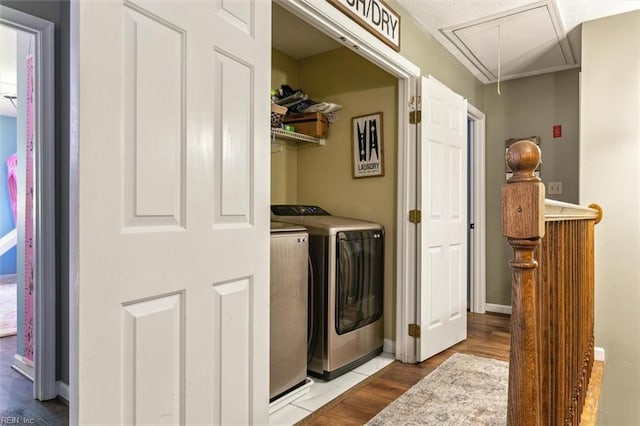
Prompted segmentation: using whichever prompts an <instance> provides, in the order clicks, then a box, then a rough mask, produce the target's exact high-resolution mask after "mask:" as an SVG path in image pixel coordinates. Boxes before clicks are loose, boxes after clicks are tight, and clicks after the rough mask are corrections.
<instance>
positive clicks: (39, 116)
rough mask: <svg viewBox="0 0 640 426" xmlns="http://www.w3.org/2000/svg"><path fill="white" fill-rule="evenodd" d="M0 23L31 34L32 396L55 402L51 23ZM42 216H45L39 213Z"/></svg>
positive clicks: (9, 18)
mask: <svg viewBox="0 0 640 426" xmlns="http://www.w3.org/2000/svg"><path fill="white" fill-rule="evenodd" d="M0 24H2V25H4V26H7V27H10V28H12V29H15V30H18V31H22V32H26V33H29V34H31V35H32V36H33V37H34V40H35V43H34V44H35V46H34V55H35V58H36V61H35V62H36V73H35V85H36V91H35V94H34V96H35V99H36V102H35V116H36V119H35V139H34V145H35V147H34V152H35V156H34V191H35V192H34V209H35V213H34V228H33V229H34V241H35V244H34V258H35V261H34V264H33V268H34V293H35V294H36V297H35V306H34V318H35V324H34V327H35V332H34V334H35V347H36V350H35V352H34V377H33V397H34V398H35V399H39V400H47V399H52V398H55V397H56V396H57V395H58V391H57V386H56V278H55V277H56V251H55V188H56V186H55V103H54V93H55V71H54V60H55V59H54V58H55V49H54V24H53V23H52V22H49V21H46V20H44V19H41V18H38V17H35V16H32V15H29V14H27V13H24V12H20V11H18V10H15V9H11V8H9V7H7V6H2V5H0ZM45 212H46V214H45Z"/></svg>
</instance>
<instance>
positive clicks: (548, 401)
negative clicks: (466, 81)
mask: <svg viewBox="0 0 640 426" xmlns="http://www.w3.org/2000/svg"><path fill="white" fill-rule="evenodd" d="M539 162H540V149H539V148H538V146H537V145H536V144H534V143H531V142H529V141H520V142H516V143H515V144H513V145H511V147H510V148H509V150H508V151H507V163H508V164H509V166H510V167H511V170H512V171H513V177H511V178H510V179H509V180H508V181H507V183H506V184H505V185H504V186H503V188H502V214H503V216H502V226H503V234H504V236H505V237H507V240H508V242H509V244H510V245H511V247H512V248H513V252H514V258H513V260H512V261H511V262H510V265H511V267H512V269H513V286H512V302H511V305H512V314H511V354H510V364H509V396H508V418H507V423H508V424H509V425H513V426H516V425H518V426H519V425H544V426H547V425H577V424H579V422H580V415H581V413H582V407H583V406H584V401H585V396H586V393H587V385H588V381H589V377H590V374H591V368H592V366H593V349H594V346H593V322H594V315H593V311H594V225H595V224H596V223H597V222H599V221H600V218H601V217H602V211H601V209H600V208H599V207H598V206H595V205H592V206H590V207H589V208H587V207H580V206H576V205H573V204H567V203H561V202H557V201H551V200H545V198H544V185H543V184H542V182H540V179H538V178H537V177H536V176H535V174H534V170H535V169H536V167H537V165H538V164H539Z"/></svg>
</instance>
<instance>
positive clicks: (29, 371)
mask: <svg viewBox="0 0 640 426" xmlns="http://www.w3.org/2000/svg"><path fill="white" fill-rule="evenodd" d="M11 368H13V369H14V370H16V371H17V372H18V373H20V374H22V375H23V376H25V377H26V378H27V379H29V380H31V381H33V377H34V376H35V374H34V371H33V363H31V362H30V361H29V360H28V359H26V358H24V357H23V356H22V355H18V354H15V355H14V356H13V365H12V366H11Z"/></svg>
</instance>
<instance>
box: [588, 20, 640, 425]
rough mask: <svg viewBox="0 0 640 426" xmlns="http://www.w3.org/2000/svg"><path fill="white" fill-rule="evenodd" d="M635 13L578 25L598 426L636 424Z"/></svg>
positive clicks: (639, 229)
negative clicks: (597, 217) (599, 357)
mask: <svg viewBox="0 0 640 426" xmlns="http://www.w3.org/2000/svg"><path fill="white" fill-rule="evenodd" d="M638 52H640V12H632V13H628V14H624V15H618V16H615V17H610V18H605V19H601V20H597V21H592V22H587V23H585V24H583V27H582V90H581V112H582V116H581V123H582V134H581V139H582V141H581V147H580V150H581V157H580V163H581V164H580V201H581V202H582V203H587V204H588V203H591V202H597V203H598V204H600V205H601V206H602V207H603V208H604V218H603V220H602V222H601V223H600V224H599V225H598V226H597V227H596V318H595V321H596V324H595V328H596V330H595V333H596V336H595V338H596V345H597V346H602V347H604V348H605V350H606V355H607V365H606V368H605V372H604V381H603V388H602V394H601V404H600V412H599V416H598V417H599V419H598V420H599V424H602V425H639V424H640V404H639V402H640V270H639V269H638V263H639V261H640V199H639V195H640V179H639V178H638V170H639V169H640V120H639V117H640V79H639V77H638V76H640V55H639V53H638Z"/></svg>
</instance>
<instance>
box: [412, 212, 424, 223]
mask: <svg viewBox="0 0 640 426" xmlns="http://www.w3.org/2000/svg"><path fill="white" fill-rule="evenodd" d="M409 222H411V223H420V222H422V212H421V211H420V210H409Z"/></svg>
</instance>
